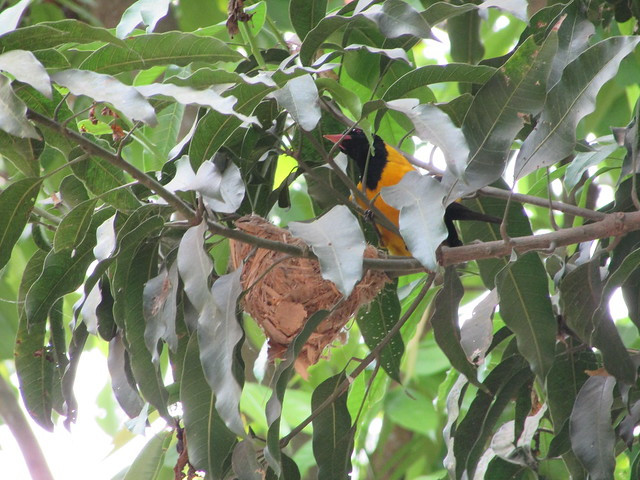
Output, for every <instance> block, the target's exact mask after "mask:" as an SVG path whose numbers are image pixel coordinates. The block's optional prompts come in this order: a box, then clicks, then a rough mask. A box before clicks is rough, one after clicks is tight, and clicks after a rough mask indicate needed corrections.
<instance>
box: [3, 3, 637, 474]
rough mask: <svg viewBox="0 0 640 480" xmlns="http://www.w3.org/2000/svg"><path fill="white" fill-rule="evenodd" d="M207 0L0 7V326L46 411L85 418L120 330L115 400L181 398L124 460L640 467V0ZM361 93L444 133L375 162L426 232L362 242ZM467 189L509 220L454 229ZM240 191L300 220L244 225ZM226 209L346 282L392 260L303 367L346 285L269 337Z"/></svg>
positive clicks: (132, 403) (495, 469)
mask: <svg viewBox="0 0 640 480" xmlns="http://www.w3.org/2000/svg"><path fill="white" fill-rule="evenodd" d="M30 3H31V4H30ZM170 3H171V5H170ZM218 3H220V2H218ZM218 3H216V2H205V1H200V2H196V1H192V2H187V1H182V2H165V1H163V2H146V1H145V0H139V1H138V2H135V4H133V5H132V6H131V7H130V8H129V9H128V10H127V11H126V12H123V13H124V14H123V15H122V21H121V22H120V24H119V25H118V26H117V28H105V27H103V26H101V25H100V22H99V20H98V19H96V18H95V17H93V16H92V15H91V14H89V13H86V12H85V13H82V12H84V10H83V8H82V3H74V2H60V4H61V5H66V6H65V7H64V8H61V7H57V6H56V5H57V2H44V1H43V2H29V1H26V0H23V1H20V2H17V3H14V4H12V5H11V7H10V8H5V9H4V10H2V11H1V12H0V70H1V71H2V74H0V105H1V106H0V173H1V176H2V181H1V182H0V183H1V185H2V187H1V188H2V190H1V192H0V268H2V270H0V272H1V276H0V297H1V298H2V299H3V300H10V301H11V302H0V318H1V319H2V320H0V355H1V358H2V359H3V361H4V364H5V367H6V368H5V370H6V371H7V372H14V371H15V373H16V374H17V378H18V380H19V387H20V394H21V396H22V400H23V402H24V404H25V406H26V410H27V411H28V413H29V415H31V417H33V419H35V421H36V422H38V424H40V425H41V426H42V427H43V428H45V429H48V430H52V429H53V428H54V425H56V424H57V423H58V421H59V420H62V419H63V418H64V422H65V423H67V424H68V423H71V422H73V421H74V419H75V416H76V414H77V409H82V405H77V402H76V400H75V397H74V393H73V391H74V385H73V383H74V374H75V371H76V368H77V365H78V362H79V361H81V360H80V355H81V352H82V350H83V349H84V348H85V346H86V348H95V347H91V345H95V344H96V343H103V344H104V345H107V343H108V350H109V365H110V368H111V375H112V384H113V386H114V396H115V399H116V401H117V402H118V403H119V405H120V406H121V407H122V409H123V410H124V411H125V412H126V413H127V414H128V415H129V416H130V417H132V418H136V419H137V420H136V421H137V423H138V425H140V424H144V423H145V422H146V420H147V418H150V419H152V420H153V419H157V418H159V417H162V418H164V419H165V420H166V422H167V425H168V426H169V428H170V429H172V433H167V432H163V433H160V434H158V435H156V436H155V437H153V438H151V439H150V441H149V443H148V444H147V446H146V447H145V448H144V449H143V450H142V451H141V452H140V455H139V457H138V459H137V460H136V462H135V463H134V464H133V465H132V466H131V469H130V470H129V472H128V473H126V476H125V477H124V478H168V477H167V475H172V473H170V469H169V468H168V467H166V466H164V462H165V456H166V452H167V450H168V448H170V447H171V445H172V444H177V445H178V447H179V449H180V450H181V452H182V453H181V456H180V459H179V461H178V470H179V471H183V472H185V474H188V475H193V472H194V471H196V470H197V471H199V472H200V473H203V472H206V474H207V478H235V477H237V478H242V479H244V478H265V476H266V478H279V477H282V478H287V479H289V478H291V479H294V478H301V477H304V478H307V477H312V476H314V475H317V476H318V477H319V478H327V479H329V478H347V477H348V476H349V475H351V478H387V479H395V478H423V479H427V478H429V479H432V478H444V477H447V476H448V477H449V478H455V479H458V478H487V479H490V478H491V479H493V478H514V479H533V478H554V479H556V478H558V479H560V478H569V476H570V477H571V478H574V479H579V478H587V477H588V478H591V479H609V478H614V476H615V478H637V476H638V471H640V448H639V447H638V441H637V435H635V434H634V432H635V427H636V424H637V423H638V422H639V421H640V414H639V412H640V400H639V398H640V388H639V387H638V378H637V365H638V358H639V357H638V353H637V350H636V349H637V348H638V347H640V343H639V342H640V340H639V337H638V331H637V329H638V328H640V307H639V305H640V290H639V289H638V281H639V279H640V253H639V250H638V247H640V233H639V232H640V217H639V215H640V214H639V213H638V212H637V210H640V202H638V195H637V192H636V188H637V187H636V184H637V178H636V172H637V171H638V168H639V167H638V153H637V150H638V145H640V140H639V137H638V128H637V123H638V115H640V109H639V108H637V107H636V100H637V99H638V96H639V93H640V90H639V89H638V86H637V81H636V79H637V78H640V57H638V53H637V48H636V46H637V44H638V43H639V42H640V36H637V35H635V33H636V32H637V28H638V23H637V22H638V20H637V15H638V12H636V10H635V8H636V7H635V6H633V7H630V6H629V5H631V4H632V3H633V2H618V1H616V2H610V3H606V2H598V1H590V2H587V1H580V0H573V1H568V2H567V3H552V2H528V5H527V3H525V2H511V1H502V0H497V1H493V2H485V3H481V4H479V3H470V2H466V3H460V2H444V1H439V2H436V1H431V0H412V1H409V0H407V1H403V0H388V1H385V2H378V1H359V2H350V3H346V4H342V3H341V2H337V1H335V0H332V1H327V0H314V1H302V0H292V1H291V2H285V1H283V0H260V1H251V2H249V1H247V2H243V1H242V0H231V1H230V2H229V5H228V6H229V11H228V12H227V11H226V7H227V6H226V5H219V4H218ZM547 3H548V4H547ZM633 5H635V3H633ZM203 12H207V13H208V14H210V15H211V16H210V17H206V16H205V15H204V14H203ZM167 19H169V20H171V21H173V22H174V29H172V30H171V31H166V30H164V27H163V22H164V20H167ZM294 33H295V34H294ZM434 37H438V38H439V39H440V41H441V42H442V43H446V42H447V40H448V42H449V44H450V48H449V51H448V53H447V55H448V56H447V63H442V62H441V63H440V64H438V63H437V61H436V60H435V59H434V58H433V55H432V53H433V52H432V50H436V49H440V50H441V49H442V44H440V46H437V45H438V44H437V43H436V42H435V41H434V40H433V38H434ZM355 124H357V125H359V126H360V127H361V128H363V129H364V130H365V132H366V133H367V134H368V135H369V134H372V133H376V134H378V135H380V136H381V137H382V138H384V139H385V140H386V141H387V142H388V143H390V144H392V145H394V146H398V147H399V148H400V149H401V150H402V151H403V152H405V153H406V154H407V155H408V156H409V158H413V155H414V154H415V157H417V159H414V160H416V161H417V162H418V163H419V164H420V165H422V166H425V167H427V168H428V169H431V170H432V171H437V170H438V168H437V167H436V166H435V165H434V164H433V162H431V161H429V162H426V161H424V157H425V155H424V152H425V146H426V145H430V146H432V148H435V147H437V151H438V152H439V155H440V156H441V157H442V158H443V160H444V163H442V164H441V165H446V169H444V170H445V171H444V172H443V174H442V176H441V183H437V182H435V181H434V180H433V179H432V178H431V177H422V178H421V177H418V176H415V177H411V176H408V177H406V179H405V180H406V182H405V181H403V184H402V186H401V187H396V188H395V189H393V190H388V191H387V196H386V198H388V199H390V200H389V201H390V202H391V201H392V200H391V199H393V202H394V205H397V206H398V207H401V218H405V219H410V221H406V222H405V223H401V225H400V231H401V232H402V234H403V236H405V238H407V244H408V245H409V246H410V248H411V250H412V251H414V252H416V258H417V259H418V260H415V259H405V258H390V259H387V260H384V261H380V260H372V259H365V260H364V261H363V260H362V255H363V250H364V248H363V238H366V239H367V241H368V242H370V243H374V244H375V243H376V241H377V239H376V237H375V234H374V232H373V229H372V228H371V224H370V222H368V219H370V218H371V215H373V216H374V218H375V219H376V221H378V222H384V219H382V218H380V217H379V216H378V215H377V214H376V212H373V213H372V212H369V211H363V209H362V208H360V207H358V205H357V204H356V202H354V201H352V200H351V199H350V197H349V196H350V195H351V196H352V197H354V196H357V195H359V193H360V192H358V191H357V189H356V188H355V183H357V178H356V172H355V171H354V169H353V168H351V167H348V168H346V170H343V169H341V168H340V166H339V164H340V162H341V161H342V160H344V159H341V158H339V157H336V158H335V159H334V158H333V157H334V154H335V153H336V148H335V147H333V145H332V144H330V143H329V142H325V141H324V140H323V138H322V135H324V134H335V133H339V132H343V131H346V129H347V128H350V127H352V126H353V125H355ZM623 125H627V126H626V127H623ZM612 127H617V128H614V129H613V130H611V128H612ZM414 140H415V141H414ZM434 146H435V147H434ZM427 151H428V150H427ZM433 151H434V150H432V152H433ZM421 159H422V160H421ZM327 167H329V168H327ZM505 172H506V173H505ZM407 185H412V186H413V187H412V188H406V186H407ZM423 190H424V191H423ZM475 192H478V195H476V196H472V197H469V195H471V194H474V193H475ZM382 195H383V198H385V192H384V191H383V194H382ZM461 196H462V197H467V198H466V199H465V200H464V202H466V203H467V204H468V205H469V206H470V207H472V208H474V209H475V210H478V211H482V212H485V213H489V214H492V215H497V216H500V217H504V221H503V225H502V226H501V227H498V226H497V225H488V224H481V223H477V222H473V223H465V224H462V225H460V228H461V233H462V237H463V239H464V240H465V243H466V244H467V245H465V246H463V247H459V248H447V247H440V248H438V244H439V243H440V241H441V239H442V232H443V231H444V229H443V224H442V219H441V218H440V216H441V214H442V211H443V210H442V206H443V205H446V203H447V202H451V201H453V200H455V199H456V198H458V197H461ZM552 202H553V203H552ZM523 204H526V209H525V208H524V207H523V206H522V205H523ZM434 205H437V208H435V207H434ZM438 212H440V215H438V214H437V213H438ZM250 213H253V214H256V215H259V216H262V217H266V218H270V219H271V220H272V221H273V222H276V223H279V224H280V225H282V226H287V225H288V223H289V222H294V221H295V222H296V223H292V224H291V231H292V232H293V233H295V235H297V236H299V237H301V238H303V239H304V240H305V241H306V242H308V244H309V248H307V249H302V248H300V247H296V246H292V245H285V244H283V243H278V242H271V243H265V242H264V241H261V240H260V239H258V238H256V237H254V236H252V235H249V234H246V233H242V232H239V231H238V230H237V229H235V228H234V224H233V220H234V219H236V218H238V216H241V215H246V214H250ZM314 219H317V220H315V221H313V222H311V223H301V222H305V221H311V220H314ZM345 232H347V233H348V235H345V234H344V233H345ZM231 238H234V239H236V240H240V241H245V242H249V243H251V244H253V245H256V246H262V247H266V248H271V249H276V250H278V251H281V252H283V254H286V255H293V256H315V255H317V256H318V257H319V259H320V264H321V266H322V269H323V275H324V276H325V278H328V279H331V280H332V281H334V282H335V284H336V286H337V288H338V289H339V291H340V292H342V293H343V294H349V293H350V292H351V291H352V289H353V287H354V284H355V283H356V282H357V281H358V280H359V279H360V278H361V277H362V273H363V271H364V270H366V269H369V268H374V269H383V270H387V271H388V272H393V276H394V277H397V279H396V281H395V282H393V283H389V284H388V285H387V287H386V288H385V289H384V290H383V291H382V292H381V293H380V295H379V296H378V297H377V298H376V299H375V300H374V301H373V302H372V304H371V305H369V306H365V307H363V308H362V309H361V310H360V311H359V312H358V314H357V315H356V317H357V321H356V320H353V321H352V322H351V323H349V327H348V340H347V341H346V343H345V344H344V345H334V346H333V347H332V348H331V349H330V351H329V352H328V357H329V358H325V359H321V360H320V362H319V363H318V364H317V365H315V366H312V367H311V368H310V369H309V372H308V378H306V379H303V378H302V377H301V376H300V375H298V374H296V373H295V370H294V360H295V358H296V357H297V355H298V353H299V352H300V350H301V348H302V346H303V344H304V342H305V341H306V339H307V338H308V337H309V335H311V333H312V331H313V330H314V329H315V328H316V327H317V325H318V324H319V323H320V322H322V321H323V320H324V319H325V318H326V317H327V315H328V314H329V312H327V311H319V312H309V313H313V315H311V317H310V318H309V320H308V322H307V324H306V326H305V328H304V329H302V331H301V332H299V333H298V334H297V336H296V337H295V338H294V339H292V342H291V345H290V346H289V348H288V349H287V350H286V352H284V358H283V359H282V360H276V361H275V362H270V363H268V364H265V360H264V355H262V354H261V355H258V354H257V352H258V351H260V350H261V349H262V347H263V345H264V344H265V338H264V335H263V333H262V331H261V330H260V329H259V328H258V326H257V324H256V323H255V321H254V319H252V318H251V317H250V315H248V314H247V313H246V312H243V311H242V305H243V303H242V299H243V297H244V295H245V294H246V291H243V286H242V284H241V279H240V273H241V270H240V269H234V268H233V266H232V262H231V261H230V253H229V251H230V250H229V239H231ZM436 249H437V250H436ZM420 262H422V263H420ZM425 267H426V268H427V269H431V270H433V269H434V267H435V270H437V272H436V274H433V273H428V272H425V270H426V269H425ZM444 267H446V268H444ZM619 291H621V293H622V296H621V297H620V296H619V295H617V292H619ZM79 292H80V293H79ZM486 293H488V295H485V294H486ZM619 298H623V299H624V305H622V303H623V302H622V301H621V300H615V301H614V303H617V304H616V305H615V306H616V307H624V306H626V308H627V310H628V315H626V316H623V318H616V319H615V321H614V318H612V313H610V310H609V307H610V305H612V301H613V300H612V299H619ZM16 304H17V306H18V308H17V310H16V308H15V305H16ZM471 305H475V309H474V310H473V314H471V312H470V310H471V308H470V306H471ZM462 307H465V308H462ZM69 318H71V319H72V321H71V322H66V321H64V319H69ZM461 319H464V320H465V322H464V323H463V324H462V326H460V324H461V322H460V320H461ZM68 323H69V324H68ZM67 324H68V325H67ZM361 337H362V338H361ZM87 338H95V341H90V342H88V343H87ZM10 339H15V342H13V341H11V340H10ZM352 358H359V359H361V361H360V362H359V363H358V364H357V366H356V367H355V368H354V367H353V365H354V364H353V362H350V359H352ZM379 367H382V368H379ZM3 371H4V370H3ZM168 379H170V380H168ZM5 421H7V422H8V421H9V420H8V417H7V418H5ZM173 433H175V434H176V435H173ZM177 437H180V440H179V441H178V440H177ZM188 462H190V464H189V463H188ZM188 472H191V473H188Z"/></svg>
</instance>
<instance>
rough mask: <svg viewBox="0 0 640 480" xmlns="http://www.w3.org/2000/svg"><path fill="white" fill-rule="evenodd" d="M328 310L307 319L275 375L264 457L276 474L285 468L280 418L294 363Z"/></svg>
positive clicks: (270, 398) (267, 412)
mask: <svg viewBox="0 0 640 480" xmlns="http://www.w3.org/2000/svg"><path fill="white" fill-rule="evenodd" d="M328 315H329V311H328V310H319V311H317V312H315V313H314V314H313V315H311V316H310V317H309V318H308V319H307V323H306V324H305V325H304V328H303V329H302V330H301V331H300V333H298V335H296V337H295V338H294V339H293V341H292V342H291V343H290V344H289V348H287V351H286V352H285V355H284V358H283V360H282V362H280V364H279V365H278V366H277V367H276V371H275V374H274V377H273V381H272V382H273V392H272V393H271V397H269V400H268V401H267V408H266V416H267V424H268V425H269V430H268V431H267V445H266V447H265V449H264V458H265V459H266V460H267V462H268V463H269V466H270V467H271V468H272V469H273V471H274V472H275V473H276V475H278V476H279V475H280V472H281V471H282V469H283V463H284V462H283V461H282V452H281V451H280V420H281V416H282V402H283V400H284V394H285V393H286V391H287V384H288V383H289V380H291V377H292V376H293V373H294V363H295V360H296V358H298V355H299V354H300V351H301V350H302V347H303V346H304V344H305V343H306V342H307V339H308V338H309V336H310V335H311V333H313V331H314V330H315V329H316V328H317V327H318V325H320V322H322V321H323V320H324V319H325V318H327V316H328Z"/></svg>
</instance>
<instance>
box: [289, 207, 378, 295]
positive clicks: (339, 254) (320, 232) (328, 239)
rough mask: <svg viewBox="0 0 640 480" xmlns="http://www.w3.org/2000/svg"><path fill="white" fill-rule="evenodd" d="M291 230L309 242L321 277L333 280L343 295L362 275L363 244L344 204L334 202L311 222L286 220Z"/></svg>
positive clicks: (360, 234) (355, 224) (358, 228)
mask: <svg viewBox="0 0 640 480" xmlns="http://www.w3.org/2000/svg"><path fill="white" fill-rule="evenodd" d="M289 230H291V233H292V234H293V235H294V236H296V237H300V238H302V239H303V240H304V241H305V242H307V243H308V244H309V245H311V248H312V250H313V252H314V253H315V254H316V255H317V256H318V260H319V261H320V269H321V270H322V278H324V279H325V280H330V281H332V282H333V283H335V285H336V287H338V290H340V292H341V293H342V294H343V295H344V296H345V297H346V296H349V294H350V293H351V292H352V290H353V287H355V285H356V283H357V282H358V281H359V280H360V279H361V278H362V259H363V255H364V249H365V247H366V244H365V241H364V235H363V234H362V230H360V225H359V224H358V220H357V219H356V218H355V217H354V216H353V214H352V213H351V211H349V209H348V208H347V207H346V206H344V205H336V206H335V207H333V208H332V209H331V210H329V211H328V212H327V213H325V214H324V215H323V216H322V217H320V218H318V219H317V220H315V221H313V222H311V223H300V222H289Z"/></svg>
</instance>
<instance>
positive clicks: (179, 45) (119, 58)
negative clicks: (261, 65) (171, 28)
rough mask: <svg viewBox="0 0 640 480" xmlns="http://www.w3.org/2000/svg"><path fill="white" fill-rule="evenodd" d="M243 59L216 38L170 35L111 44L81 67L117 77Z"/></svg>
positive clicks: (144, 37)
mask: <svg viewBox="0 0 640 480" xmlns="http://www.w3.org/2000/svg"><path fill="white" fill-rule="evenodd" d="M239 60H242V55H240V54H239V53H238V52H236V51H235V50H232V49H231V48H229V47H228V46H227V45H226V44H225V43H224V42H222V41H220V40H218V39H216V38H213V37H201V36H197V35H193V34H191V33H182V32H167V33H163V34H156V33H151V34H148V35H138V36H135V37H132V38H129V39H127V40H126V41H125V47H122V46H121V45H118V44H115V43H113V44H108V45H105V46H104V47H101V48H99V49H98V50H96V51H95V52H93V53H92V54H91V55H89V57H87V59H86V60H84V61H83V62H82V63H81V64H80V68H81V69H83V70H92V71H94V72H96V73H103V74H117V73H122V72H127V71H131V70H145V69H147V68H150V67H154V66H156V65H172V64H173V65H178V66H181V67H184V66H186V65H188V64H189V63H193V62H203V63H207V64H211V63H215V62H235V61H239Z"/></svg>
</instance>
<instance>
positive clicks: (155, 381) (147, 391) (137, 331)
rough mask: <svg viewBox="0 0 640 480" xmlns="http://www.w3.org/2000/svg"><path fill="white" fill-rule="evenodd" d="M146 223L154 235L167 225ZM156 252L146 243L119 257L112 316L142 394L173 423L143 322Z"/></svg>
mask: <svg viewBox="0 0 640 480" xmlns="http://www.w3.org/2000/svg"><path fill="white" fill-rule="evenodd" d="M147 222H148V223H149V224H150V226H151V227H152V232H153V231H155V232H158V231H159V230H160V229H161V228H162V226H163V225H164V221H163V219H162V217H160V216H155V217H151V218H150V219H148V220H147ZM156 249H157V246H156V245H155V244H154V243H153V242H150V243H143V244H142V245H141V246H140V247H139V248H137V249H135V248H131V249H129V250H127V251H125V252H121V253H120V254H119V255H118V258H117V260H116V267H115V272H114V275H113V282H112V292H113V298H114V304H113V314H114V318H115V320H116V322H117V323H118V325H119V326H121V328H123V330H124V333H125V337H124V339H125V348H126V349H127V352H128V353H129V358H130V360H131V371H132V372H133V377H134V378H135V381H136V383H137V384H138V388H139V389H140V393H142V396H143V397H144V399H145V400H146V401H147V402H149V403H150V404H151V405H153V406H154V407H155V408H156V409H157V410H158V413H159V414H160V415H161V416H162V417H163V418H164V419H166V420H167V421H168V422H171V416H170V415H169V412H168V410H167V399H168V397H169V394H168V392H167V390H166V388H165V386H164V382H163V380H162V376H161V373H160V370H159V368H158V367H157V366H156V365H154V363H153V362H152V360H151V354H150V353H149V350H147V347H146V345H145V339H144V331H145V324H144V322H142V321H141V319H143V318H144V314H143V306H142V295H143V290H144V283H145V282H146V281H148V280H149V278H151V277H153V276H154V275H155V273H156V272H155V270H156V266H157V252H156Z"/></svg>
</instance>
